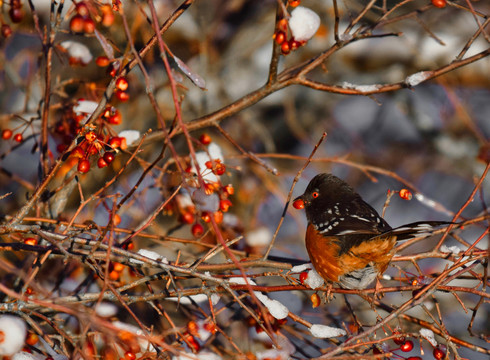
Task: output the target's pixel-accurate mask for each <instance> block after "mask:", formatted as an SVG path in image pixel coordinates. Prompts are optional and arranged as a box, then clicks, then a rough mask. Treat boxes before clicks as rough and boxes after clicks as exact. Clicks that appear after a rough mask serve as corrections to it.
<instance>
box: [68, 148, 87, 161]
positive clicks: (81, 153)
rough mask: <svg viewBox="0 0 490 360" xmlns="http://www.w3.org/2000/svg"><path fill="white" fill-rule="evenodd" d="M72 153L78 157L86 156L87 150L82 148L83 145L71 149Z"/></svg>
mask: <svg viewBox="0 0 490 360" xmlns="http://www.w3.org/2000/svg"><path fill="white" fill-rule="evenodd" d="M71 155H72V156H75V157H78V158H82V157H84V156H85V150H83V149H82V147H81V146H76V147H75V148H74V149H73V150H72V151H71Z"/></svg>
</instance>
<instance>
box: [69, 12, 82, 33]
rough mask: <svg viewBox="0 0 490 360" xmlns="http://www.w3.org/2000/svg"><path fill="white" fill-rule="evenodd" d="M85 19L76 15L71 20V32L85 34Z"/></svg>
mask: <svg viewBox="0 0 490 360" xmlns="http://www.w3.org/2000/svg"><path fill="white" fill-rule="evenodd" d="M83 20H84V19H83V17H82V16H81V15H78V14H77V15H75V16H73V17H72V18H71V20H70V30H71V31H73V32H76V33H81V32H83Z"/></svg>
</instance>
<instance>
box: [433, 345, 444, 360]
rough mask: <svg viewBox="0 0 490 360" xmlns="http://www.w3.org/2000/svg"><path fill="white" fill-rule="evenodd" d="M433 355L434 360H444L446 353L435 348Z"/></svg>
mask: <svg viewBox="0 0 490 360" xmlns="http://www.w3.org/2000/svg"><path fill="white" fill-rule="evenodd" d="M432 355H434V359H437V360H442V359H444V357H445V356H446V353H445V352H444V351H442V350H441V349H439V348H437V347H436V348H434V351H433V352H432Z"/></svg>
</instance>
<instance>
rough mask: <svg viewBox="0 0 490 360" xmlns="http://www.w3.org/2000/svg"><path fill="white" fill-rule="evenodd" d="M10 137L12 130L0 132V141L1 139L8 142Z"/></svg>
mask: <svg viewBox="0 0 490 360" xmlns="http://www.w3.org/2000/svg"><path fill="white" fill-rule="evenodd" d="M12 135H13V131H12V130H10V129H4V130H3V131H2V139H3V140H8V139H10V138H11V137H12Z"/></svg>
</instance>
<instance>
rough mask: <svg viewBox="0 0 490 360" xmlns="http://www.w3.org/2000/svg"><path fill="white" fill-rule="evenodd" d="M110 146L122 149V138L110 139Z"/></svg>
mask: <svg viewBox="0 0 490 360" xmlns="http://www.w3.org/2000/svg"><path fill="white" fill-rule="evenodd" d="M109 145H110V146H111V147H112V148H114V149H117V148H118V147H121V138H120V137H117V136H114V137H113V138H110V139H109Z"/></svg>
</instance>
